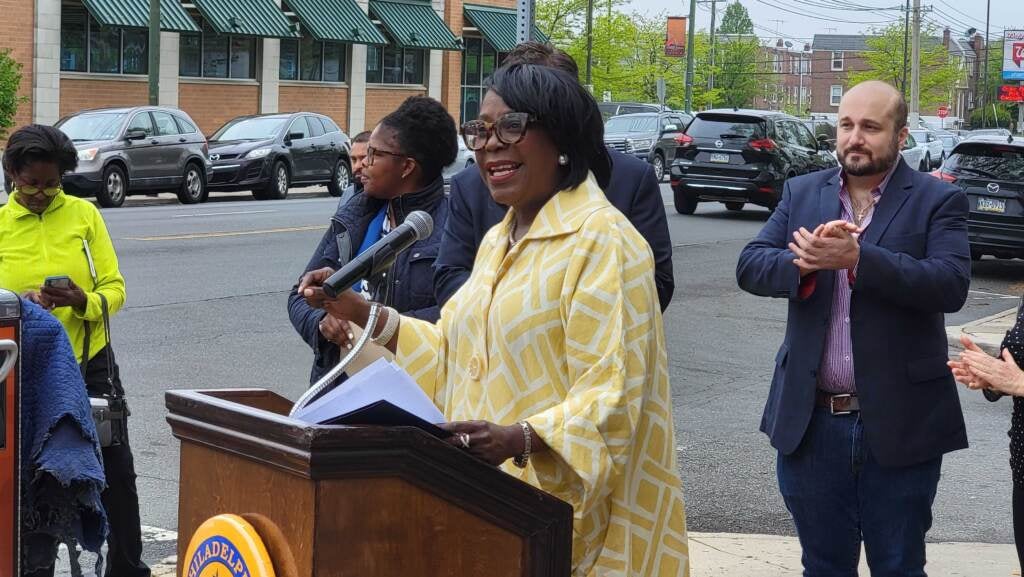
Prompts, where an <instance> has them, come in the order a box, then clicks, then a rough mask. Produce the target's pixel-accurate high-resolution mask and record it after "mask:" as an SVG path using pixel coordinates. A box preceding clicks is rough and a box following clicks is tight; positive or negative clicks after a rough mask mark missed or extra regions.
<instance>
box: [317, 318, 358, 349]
mask: <svg viewBox="0 0 1024 577" xmlns="http://www.w3.org/2000/svg"><path fill="white" fill-rule="evenodd" d="M319 327H320V334H322V335H323V336H324V338H325V339H327V340H328V341H330V342H332V343H334V344H336V345H338V346H339V347H341V348H344V349H348V350H352V345H353V344H354V342H355V341H354V336H353V334H352V328H351V327H350V326H349V325H348V321H345V320H342V319H339V318H337V317H333V316H331V315H324V318H322V319H320V325H319Z"/></svg>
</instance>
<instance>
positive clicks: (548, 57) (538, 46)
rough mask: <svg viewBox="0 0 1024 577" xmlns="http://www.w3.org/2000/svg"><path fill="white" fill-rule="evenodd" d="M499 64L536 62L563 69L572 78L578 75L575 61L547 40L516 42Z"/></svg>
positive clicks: (539, 64)
mask: <svg viewBox="0 0 1024 577" xmlns="http://www.w3.org/2000/svg"><path fill="white" fill-rule="evenodd" d="M501 64H502V66H512V65H513V64H537V65H538V66H547V67H549V68H557V69H559V70H563V71H565V72H566V73H567V74H569V75H571V76H572V77H573V78H579V77H580V67H579V66H577V65H576V61H575V60H573V59H572V56H569V54H567V53H566V52H565V51H564V50H561V49H559V48H555V47H554V46H552V45H551V44H548V43H547V42H537V41H534V40H531V41H530V42H523V43H522V44H518V45H516V47H515V48H513V49H512V51H511V52H509V53H508V54H507V55H505V60H503V61H502V63H501Z"/></svg>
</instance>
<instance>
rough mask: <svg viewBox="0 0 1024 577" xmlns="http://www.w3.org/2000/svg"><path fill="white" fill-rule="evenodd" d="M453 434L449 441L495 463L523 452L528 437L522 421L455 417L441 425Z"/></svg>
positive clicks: (502, 461) (484, 459) (500, 462)
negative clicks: (459, 419) (501, 421)
mask: <svg viewBox="0 0 1024 577" xmlns="http://www.w3.org/2000/svg"><path fill="white" fill-rule="evenodd" d="M438 426H439V427H441V428H442V429H444V430H446V431H451V432H452V433H453V434H452V436H451V437H449V438H448V442H449V443H451V444H452V445H453V446H455V447H458V448H459V449H462V450H463V451H466V452H468V453H469V454H471V455H473V456H474V457H477V458H479V459H481V460H483V461H486V462H488V463H490V464H492V465H500V464H502V463H504V462H505V461H506V460H508V459H511V458H512V457H515V456H516V455H520V454H522V452H523V450H524V448H525V444H526V439H525V437H524V436H523V428H522V427H521V426H520V425H519V424H512V425H508V426H503V425H498V424H495V423H491V422H489V421H453V422H451V423H444V424H441V425H438Z"/></svg>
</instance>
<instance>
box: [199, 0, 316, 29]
mask: <svg viewBox="0 0 1024 577" xmlns="http://www.w3.org/2000/svg"><path fill="white" fill-rule="evenodd" d="M194 2H195V4H196V7H197V8H199V12H200V13H201V14H202V15H203V18H205V19H206V21H207V22H209V23H210V26H212V27H213V29H214V30H216V31H217V32H220V33H221V34H244V35H247V36H263V37H266V38H298V36H299V33H298V31H296V30H295V28H294V27H293V26H292V23H291V22H290V21H289V20H288V17H287V16H285V15H284V12H281V9H280V8H278V6H277V4H275V3H274V0H194Z"/></svg>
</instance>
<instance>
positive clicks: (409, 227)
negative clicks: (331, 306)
mask: <svg viewBox="0 0 1024 577" xmlns="http://www.w3.org/2000/svg"><path fill="white" fill-rule="evenodd" d="M433 230H434V219H432V218H430V215H429V214H427V213H425V212H423V211H422V210H417V211H413V212H411V213H409V216H407V217H405V222H403V223H402V224H400V225H398V226H397V227H395V230H392V231H391V232H389V233H388V234H387V235H385V236H384V238H382V239H380V240H378V241H377V242H375V243H373V245H372V246H371V247H370V248H368V249H366V250H365V251H363V252H362V253H360V254H359V255H358V256H356V257H355V258H353V259H352V260H350V261H348V264H346V265H345V266H343V267H341V268H340V269H339V270H338V271H337V272H336V273H334V274H332V275H331V277H330V278H328V279H327V280H326V281H324V294H326V295H327V296H329V297H331V298H334V297H335V296H337V295H338V293H340V292H343V291H345V290H346V289H348V288H351V287H352V285H353V284H355V283H356V281H360V280H363V279H366V278H369V277H372V276H376V275H378V274H380V273H382V272H384V270H386V269H387V268H388V267H390V266H391V263H393V262H395V257H396V256H398V254H399V253H400V252H402V251H403V250H405V249H407V248H409V247H410V246H412V244H413V243H414V242H416V241H418V240H423V239H425V238H427V237H428V236H430V233H431V231H433Z"/></svg>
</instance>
